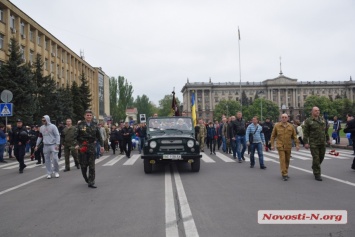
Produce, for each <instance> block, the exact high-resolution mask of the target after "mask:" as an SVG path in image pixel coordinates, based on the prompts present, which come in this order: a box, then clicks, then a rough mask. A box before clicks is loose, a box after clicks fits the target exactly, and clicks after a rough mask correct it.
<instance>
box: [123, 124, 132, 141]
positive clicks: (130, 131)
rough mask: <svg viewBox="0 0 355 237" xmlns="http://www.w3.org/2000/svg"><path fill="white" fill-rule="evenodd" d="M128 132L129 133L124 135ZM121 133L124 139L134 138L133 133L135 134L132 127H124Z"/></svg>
mask: <svg viewBox="0 0 355 237" xmlns="http://www.w3.org/2000/svg"><path fill="white" fill-rule="evenodd" d="M124 134H127V135H124ZM121 135H122V137H123V140H131V139H132V135H133V129H132V128H131V127H128V128H126V127H123V128H122V130H121Z"/></svg>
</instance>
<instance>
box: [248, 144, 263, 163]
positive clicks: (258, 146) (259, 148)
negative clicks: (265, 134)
mask: <svg viewBox="0 0 355 237" xmlns="http://www.w3.org/2000/svg"><path fill="white" fill-rule="evenodd" d="M255 149H256V150H257V151H258V156H259V163H260V167H263V166H264V155H263V144H262V143H261V142H259V143H252V144H250V165H251V166H254V165H255V158H254V153H255Z"/></svg>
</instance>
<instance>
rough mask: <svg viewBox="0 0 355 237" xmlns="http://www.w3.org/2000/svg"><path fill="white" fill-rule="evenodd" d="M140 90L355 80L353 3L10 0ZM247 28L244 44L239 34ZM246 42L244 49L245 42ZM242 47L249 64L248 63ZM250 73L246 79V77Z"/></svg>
mask: <svg viewBox="0 0 355 237" xmlns="http://www.w3.org/2000/svg"><path fill="white" fill-rule="evenodd" d="M11 2H12V3H13V4H15V5H16V6H17V7H18V8H20V9H21V10H22V11H23V12H25V13H26V14H27V15H29V16H30V17H31V18H32V19H34V20H35V21H36V22H37V23H39V24H40V25H41V26H42V27H44V28H45V29H46V30H47V31H49V32H50V33H51V34H52V35H54V36H55V37H56V38H58V39H59V40H60V41H61V42H63V43H64V44H65V45H66V46H68V47H69V48H70V49H71V50H73V51H74V52H75V53H77V54H78V55H80V50H83V51H84V55H85V60H86V61H87V62H88V63H89V64H90V65H92V66H94V67H102V70H103V71H104V72H105V73H106V74H107V75H108V76H110V77H116V78H117V77H118V76H124V77H125V78H126V79H127V80H128V82H129V83H132V86H133V90H134V92H133V97H134V98H136V97H137V96H138V95H140V96H142V95H143V94H145V95H146V96H148V97H149V99H150V100H151V101H152V102H153V103H154V104H156V105H159V100H161V99H163V98H164V96H165V95H167V94H171V92H172V90H173V89H174V88H175V92H176V96H177V97H178V98H179V100H180V101H182V93H181V89H182V88H183V86H184V85H185V83H186V82H187V78H188V79H189V81H190V83H192V82H208V81H209V79H210V78H211V81H212V82H214V83H218V82H239V81H240V79H241V81H243V82H246V81H249V82H260V81H264V80H266V79H271V78H275V77H277V76H279V72H280V57H281V62H282V72H283V74H284V75H285V76H287V77H290V78H295V79H298V81H348V80H349V79H350V76H352V78H353V79H354V80H355V46H354V44H355V1H353V0H267V1H266V0H248V1H246V0H245V1H241V0H213V1H212V0H174V1H173V0H149V1H148V0H145V1H144V0H100V1H97V0H57V1H52V0H51V1H48V0H31V1H26V0H11ZM238 27H239V29H240V37H241V39H240V41H239V39H238ZM238 43H239V45H240V51H239V47H238ZM239 53H240V64H241V67H240V69H241V70H240V69H239ZM240 75H241V78H240Z"/></svg>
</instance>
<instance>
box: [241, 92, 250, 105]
mask: <svg viewBox="0 0 355 237" xmlns="http://www.w3.org/2000/svg"><path fill="white" fill-rule="evenodd" d="M242 105H243V107H244V106H248V105H250V101H249V99H248V97H247V95H246V94H245V91H244V90H243V92H242Z"/></svg>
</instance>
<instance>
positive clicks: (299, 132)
mask: <svg viewBox="0 0 355 237" xmlns="http://www.w3.org/2000/svg"><path fill="white" fill-rule="evenodd" d="M295 125H296V126H297V127H296V134H297V139H298V141H299V142H300V144H302V146H304V142H303V128H302V126H301V122H300V121H299V120H296V121H295Z"/></svg>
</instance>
